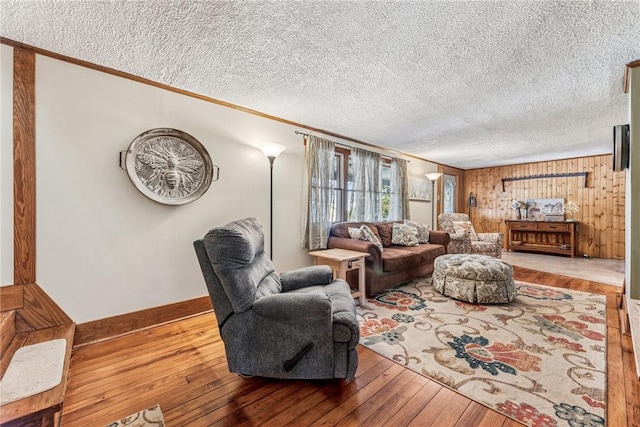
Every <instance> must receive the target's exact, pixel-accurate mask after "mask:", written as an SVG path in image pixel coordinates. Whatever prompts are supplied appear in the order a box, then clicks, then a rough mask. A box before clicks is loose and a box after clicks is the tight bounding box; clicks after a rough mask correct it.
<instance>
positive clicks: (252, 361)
mask: <svg viewBox="0 0 640 427" xmlns="http://www.w3.org/2000/svg"><path fill="white" fill-rule="evenodd" d="M194 247H195V250H196V254H197V256H198V260H199V261H200V268H201V269H202V273H203V275H204V279H205V283H206V285H207V289H208V291H209V295H210V297H211V301H212V303H213V308H214V312H215V315H216V318H217V320H218V328H219V329H220V335H221V337H222V340H223V342H224V348H225V352H226V356H227V363H228V366H229V370H230V371H231V372H237V373H239V374H242V375H256V376H261V377H269V378H299V379H300V378H302V379H322V378H346V379H350V378H352V377H353V376H354V375H355V372H356V368H357V366H358V353H357V349H356V346H357V344H358V339H359V328H358V321H357V318H356V310H355V302H354V300H353V298H352V297H351V290H350V288H349V285H348V284H347V282H345V281H343V280H332V271H331V269H330V268H329V267H327V266H311V267H305V268H301V269H299V270H294V271H290V272H285V273H282V274H278V273H276V271H275V269H274V266H273V263H272V262H271V260H270V259H269V257H268V256H267V254H266V253H265V252H264V235H263V232H262V226H261V225H260V223H259V222H258V220H256V219H255V218H246V219H242V220H238V221H234V222H231V223H229V224H227V225H225V226H221V227H216V228H213V229H211V230H210V231H209V232H208V233H207V234H206V235H205V236H204V237H203V238H202V239H200V240H196V241H195V242H194Z"/></svg>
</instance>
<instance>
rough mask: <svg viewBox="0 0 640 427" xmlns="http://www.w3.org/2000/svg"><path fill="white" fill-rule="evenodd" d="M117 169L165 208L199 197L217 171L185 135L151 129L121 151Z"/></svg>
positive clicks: (195, 141)
mask: <svg viewBox="0 0 640 427" xmlns="http://www.w3.org/2000/svg"><path fill="white" fill-rule="evenodd" d="M120 167H121V168H122V169H124V170H126V171H127V173H128V174H129V178H130V179H131V182H132V183H133V185H134V186H135V187H136V188H137V189H138V190H139V191H140V192H141V193H142V194H144V195H145V196H147V197H148V198H150V199H151V200H154V201H156V202H158V203H162V204H165V205H183V204H185V203H190V202H193V201H194V200H197V199H198V198H200V197H201V196H202V195H203V194H204V193H205V192H206V191H207V190H208V189H209V186H210V185H211V182H213V181H214V180H213V173H214V169H215V172H216V179H215V181H217V180H218V178H219V175H220V168H218V166H216V165H214V164H213V163H212V162H211V157H209V153H207V150H206V149H205V148H204V146H203V145H202V144H201V143H200V141H198V140H197V139H196V138H194V137H193V136H191V135H189V134H188V133H186V132H182V131H179V130H176V129H170V128H156V129H151V130H148V131H146V132H143V133H142V134H140V135H138V136H137V137H136V138H135V139H134V140H133V142H131V145H129V148H128V149H127V150H126V151H121V152H120Z"/></svg>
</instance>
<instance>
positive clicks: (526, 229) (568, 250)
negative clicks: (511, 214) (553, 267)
mask: <svg viewBox="0 0 640 427" xmlns="http://www.w3.org/2000/svg"><path fill="white" fill-rule="evenodd" d="M505 222H506V223H507V249H508V250H510V251H528V252H542V253H550V254H559V255H570V256H571V258H574V257H575V256H576V248H577V246H578V238H577V234H578V223H577V222H576V221H529V220H522V221H517V220H516V221H514V220H506V221H505Z"/></svg>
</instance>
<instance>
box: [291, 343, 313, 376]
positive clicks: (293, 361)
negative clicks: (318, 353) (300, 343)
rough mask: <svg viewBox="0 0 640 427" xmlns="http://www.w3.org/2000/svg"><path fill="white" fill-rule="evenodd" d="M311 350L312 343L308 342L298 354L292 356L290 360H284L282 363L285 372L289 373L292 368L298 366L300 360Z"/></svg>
mask: <svg viewBox="0 0 640 427" xmlns="http://www.w3.org/2000/svg"><path fill="white" fill-rule="evenodd" d="M312 348H313V343H312V342H310V343H309V344H307V345H305V346H304V347H303V348H302V350H300V351H299V352H298V354H296V355H295V356H293V358H292V359H289V360H285V362H284V370H285V372H289V371H291V370H292V369H293V368H295V367H296V365H297V364H298V362H300V361H301V360H302V358H303V357H304V356H305V355H306V354H307V353H309V351H310V350H311V349H312Z"/></svg>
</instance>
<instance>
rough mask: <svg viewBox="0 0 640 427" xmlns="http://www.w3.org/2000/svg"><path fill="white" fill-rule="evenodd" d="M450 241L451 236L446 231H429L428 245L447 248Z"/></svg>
mask: <svg viewBox="0 0 640 427" xmlns="http://www.w3.org/2000/svg"><path fill="white" fill-rule="evenodd" d="M450 240H451V236H450V235H449V233H447V232H446V231H440V230H429V243H433V244H434V245H442V246H447V245H448V244H449V241H450Z"/></svg>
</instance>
